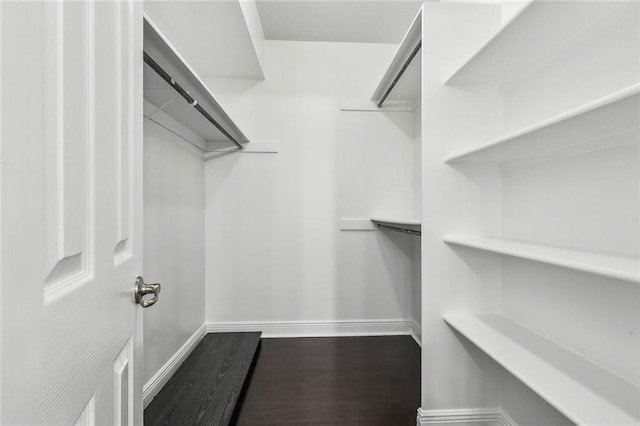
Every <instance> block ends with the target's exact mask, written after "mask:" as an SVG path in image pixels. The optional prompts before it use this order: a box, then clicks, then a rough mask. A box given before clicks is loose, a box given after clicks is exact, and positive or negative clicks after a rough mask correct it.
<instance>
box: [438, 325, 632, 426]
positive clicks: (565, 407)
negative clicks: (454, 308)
mask: <svg viewBox="0 0 640 426" xmlns="http://www.w3.org/2000/svg"><path fill="white" fill-rule="evenodd" d="M444 320H445V321H446V322H447V324H449V325H450V326H451V327H452V328H453V329H455V330H456V331H457V332H459V333H460V334H462V335H463V336H465V337H466V338H467V339H468V340H469V341H471V342H472V343H474V344H475V345H476V346H478V347H479V348H480V349H482V351H484V352H485V353H486V354H487V355H489V356H490V357H491V358H493V359H494V360H495V361H496V362H497V363H498V364H500V365H501V366H502V367H504V368H505V369H506V370H507V371H509V372H510V373H512V374H513V375H514V376H515V377H517V378H518V379H520V380H521V381H522V382H523V383H525V384H526V385H527V386H529V387H530V388H531V389H532V390H534V391H535V392H536V393H537V394H538V395H540V396H541V397H542V398H543V399H545V400H546V401H547V402H548V403H549V404H551V405H552V406H554V407H555V408H556V409H558V411H560V412H561V413H562V414H564V415H565V416H567V418H569V419H570V420H571V421H573V422H575V423H576V424H578V425H637V424H638V423H640V413H639V412H638V400H640V388H638V387H637V386H634V385H633V384H631V383H629V382H627V381H625V380H623V379H621V378H620V377H618V376H616V375H615V374H612V373H610V372H609V371H607V370H605V369H603V368H601V367H599V366H597V365H595V364H593V363H591V362H589V361H587V360H586V359H584V358H582V357H580V356H578V355H576V354H574V353H572V352H570V351H568V350H566V349H564V348H562V347H561V346H559V345H556V344H555V343H553V342H551V341H549V340H547V339H545V338H544V337H542V336H539V335H537V334H536V333H534V332H532V331H530V330H528V329H527V328H525V327H523V326H521V325H519V324H517V323H515V322H513V321H510V320H509V319H507V318H505V317H503V316H500V315H478V316H474V315H446V316H445V317H444Z"/></svg>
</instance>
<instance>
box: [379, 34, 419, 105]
mask: <svg viewBox="0 0 640 426" xmlns="http://www.w3.org/2000/svg"><path fill="white" fill-rule="evenodd" d="M421 48H422V40H420V41H419V42H418V44H417V45H416V47H414V48H413V50H412V51H411V54H409V57H408V58H407V60H406V61H404V64H402V67H401V68H400V71H398V74H396V76H395V77H394V79H393V81H392V82H391V84H390V85H389V87H388V88H387V90H386V91H385V92H384V95H382V98H380V100H379V101H378V108H382V104H384V101H386V100H387V96H389V94H390V93H391V91H392V90H393V88H394V87H396V84H398V81H400V78H402V75H403V74H404V72H405V71H406V70H407V68H409V65H411V61H413V58H415V56H416V55H417V54H418V52H419V51H420V49H421Z"/></svg>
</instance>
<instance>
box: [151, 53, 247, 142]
mask: <svg viewBox="0 0 640 426" xmlns="http://www.w3.org/2000/svg"><path fill="white" fill-rule="evenodd" d="M144 62H145V63H146V64H147V65H149V66H150V67H151V69H152V70H154V71H155V72H156V74H158V75H159V76H160V77H162V79H163V80H164V81H166V82H167V84H169V86H171V87H172V88H173V89H174V90H175V91H176V92H178V93H179V94H180V96H182V97H183V98H184V99H185V100H186V101H187V103H188V104H189V105H191V106H193V107H194V108H195V109H197V110H198V112H200V114H202V115H203V116H204V118H206V119H207V120H208V121H209V122H210V123H211V124H213V125H214V126H216V128H217V129H218V130H220V132H221V133H222V134H223V135H225V136H226V137H227V139H229V140H230V141H231V142H233V143H234V144H235V145H236V147H238V150H240V151H242V150H243V149H244V148H243V147H242V145H240V142H238V141H237V140H236V139H235V138H234V137H233V136H231V135H230V134H229V132H227V131H226V130H225V129H224V128H222V126H221V125H220V124H218V122H217V121H216V120H215V119H214V118H213V117H212V116H211V115H210V114H209V113H208V112H207V111H206V110H205V109H204V108H202V106H201V105H200V104H199V103H198V101H196V100H195V99H193V98H192V97H191V95H189V93H188V92H187V91H186V90H184V89H183V88H182V86H180V85H179V84H178V83H177V82H176V81H175V80H174V79H173V78H172V77H171V76H170V75H169V74H168V73H167V72H166V71H165V70H164V69H163V68H162V67H161V66H160V65H158V63H157V62H156V61H154V60H153V58H152V57H151V56H149V54H148V53H147V52H144Z"/></svg>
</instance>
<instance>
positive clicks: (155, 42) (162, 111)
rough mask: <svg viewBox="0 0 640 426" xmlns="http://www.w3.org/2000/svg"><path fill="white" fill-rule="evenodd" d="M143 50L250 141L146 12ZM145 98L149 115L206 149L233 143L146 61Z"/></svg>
mask: <svg viewBox="0 0 640 426" xmlns="http://www.w3.org/2000/svg"><path fill="white" fill-rule="evenodd" d="M144 51H145V53H147V54H148V55H149V56H151V58H153V60H154V61H155V62H157V63H158V64H159V65H160V66H161V67H162V68H163V69H164V70H165V71H166V72H167V73H168V74H169V75H170V76H171V77H172V78H173V79H174V80H175V81H176V82H177V83H178V84H179V85H180V86H181V87H183V88H184V89H185V90H186V91H187V92H188V93H189V95H190V96H191V97H193V98H194V99H195V100H196V101H197V103H198V104H199V105H201V106H202V107H203V108H204V109H205V110H206V111H207V112H208V113H209V114H210V115H211V116H212V117H213V119H214V120H215V121H216V122H217V123H218V124H219V125H220V126H221V127H222V128H223V129H224V130H225V131H226V132H228V133H229V134H230V135H231V136H232V137H233V138H235V139H236V140H237V141H238V142H239V143H240V144H246V143H248V142H249V140H248V138H247V137H246V136H245V135H244V134H243V133H242V131H241V130H240V129H239V128H238V126H237V125H236V124H235V123H234V122H233V120H232V119H231V118H230V117H229V116H228V115H227V113H226V112H225V111H224V109H223V108H222V106H221V105H220V103H219V102H218V101H217V100H216V98H215V96H214V95H213V93H211V91H210V90H209V88H208V87H207V86H206V84H205V83H204V82H203V81H202V79H201V78H200V77H199V76H198V74H197V73H196V72H195V70H194V69H193V68H192V67H191V66H190V65H189V64H188V63H187V61H186V60H185V59H184V58H183V57H182V56H181V55H180V53H179V52H178V51H177V50H176V49H175V47H174V46H173V45H172V44H171V42H170V41H169V40H168V39H167V38H166V37H165V36H164V34H162V32H161V31H160V29H159V28H158V27H157V26H156V25H155V24H154V23H153V21H152V20H151V19H150V18H149V17H148V16H146V15H145V17H144ZM144 99H145V101H146V102H145V116H146V117H147V118H149V119H151V120H153V121H156V122H158V124H160V125H162V126H165V127H167V128H169V129H170V130H171V131H173V132H174V133H177V134H178V135H179V136H181V137H183V138H185V139H187V140H189V141H190V142H192V143H194V144H195V145H196V146H198V147H199V148H201V149H203V150H204V151H208V150H214V149H216V148H224V147H229V146H232V147H233V146H234V145H233V144H232V142H230V140H229V139H228V138H227V136H226V135H225V134H224V133H223V132H221V131H220V129H218V128H217V127H216V126H215V125H213V124H212V123H211V122H209V121H208V120H207V119H206V118H205V117H204V116H202V115H201V114H200V113H199V112H198V111H197V110H195V108H194V107H193V106H192V105H190V104H188V103H187V102H186V100H185V99H183V98H182V97H181V96H180V95H179V94H178V93H177V92H176V91H175V90H174V89H173V88H172V87H170V86H169V85H168V84H167V82H166V81H164V80H163V79H162V78H161V77H160V76H159V75H158V74H157V73H156V72H155V71H154V70H153V69H151V68H150V67H149V66H148V65H146V64H145V66H144ZM167 117H169V118H167ZM176 122H177V123H178V125H176Z"/></svg>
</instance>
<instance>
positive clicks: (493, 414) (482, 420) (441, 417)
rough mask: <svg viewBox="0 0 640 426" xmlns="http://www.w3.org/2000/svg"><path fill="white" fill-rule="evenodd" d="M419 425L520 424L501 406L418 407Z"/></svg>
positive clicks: (473, 425) (485, 425)
mask: <svg viewBox="0 0 640 426" xmlns="http://www.w3.org/2000/svg"><path fill="white" fill-rule="evenodd" d="M417 425H418V426H423V425H430V426H433V425H438V426H450V425H456V426H518V425H517V423H516V422H515V421H513V419H512V418H511V417H510V416H509V415H508V414H507V413H505V412H504V411H503V410H502V409H500V408H466V409H456V410H423V409H422V408H418V417H417Z"/></svg>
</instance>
